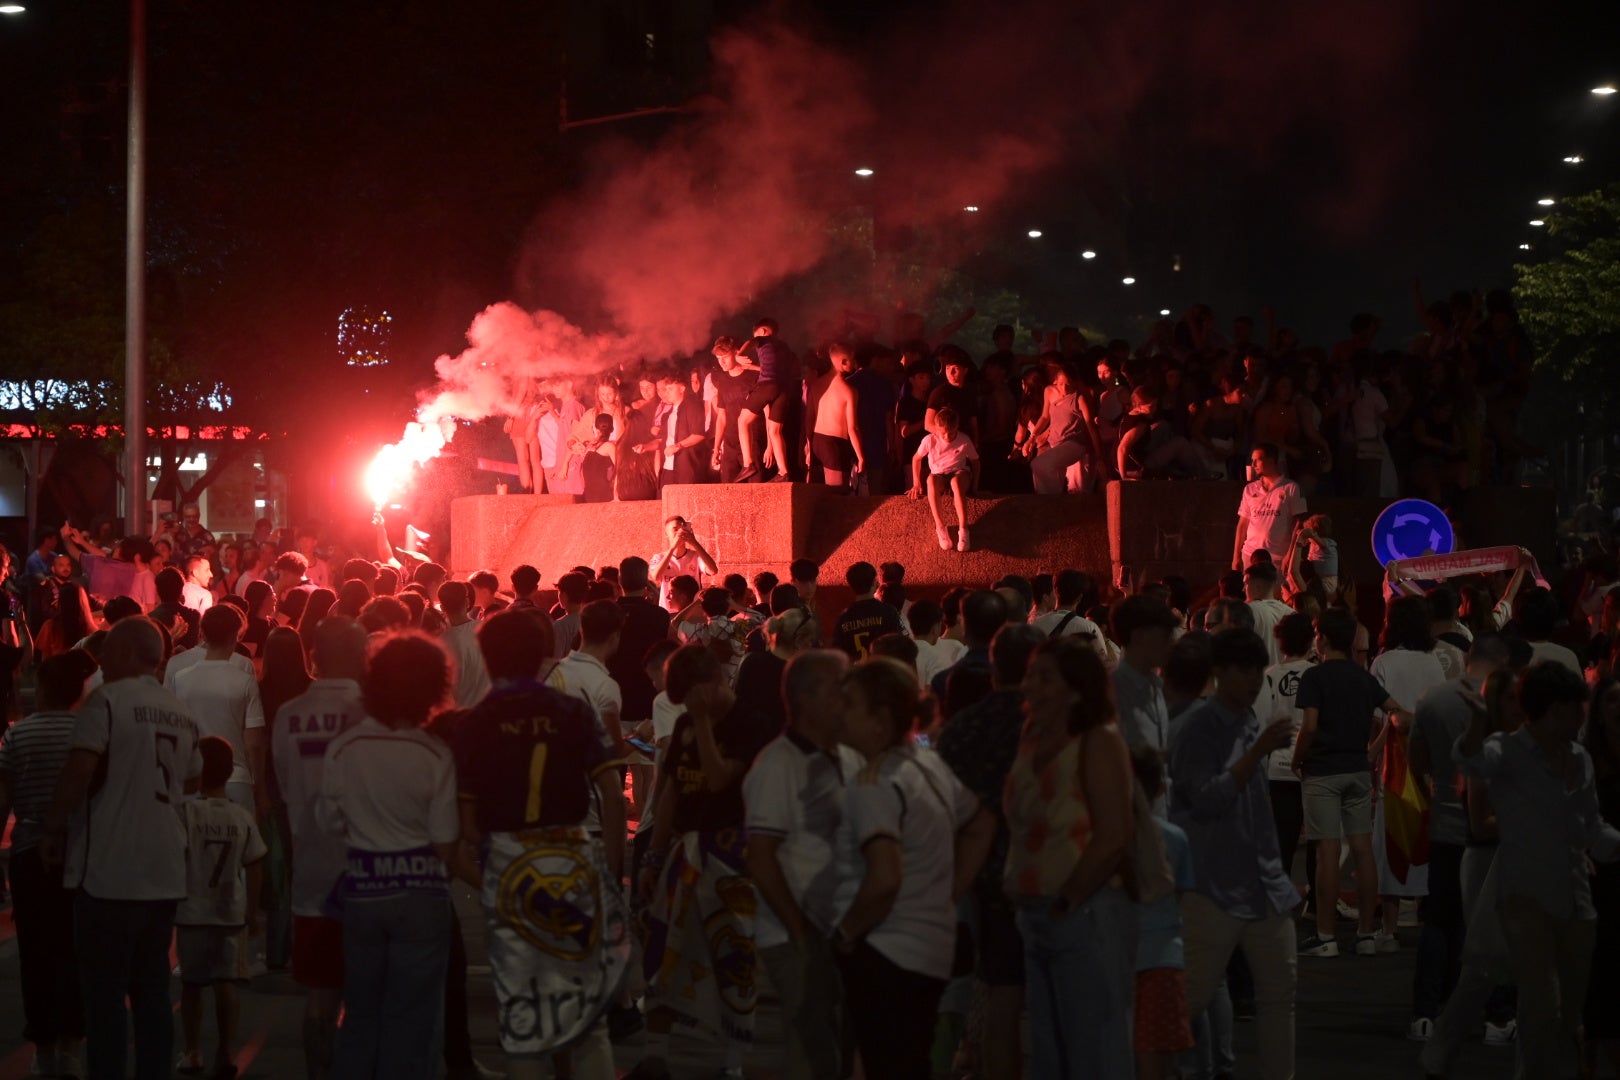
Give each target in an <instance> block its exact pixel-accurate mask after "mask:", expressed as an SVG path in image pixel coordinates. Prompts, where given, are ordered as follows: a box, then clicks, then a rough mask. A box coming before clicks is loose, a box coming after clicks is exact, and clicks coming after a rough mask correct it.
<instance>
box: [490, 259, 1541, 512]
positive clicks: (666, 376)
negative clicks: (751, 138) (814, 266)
mask: <svg viewBox="0 0 1620 1080" xmlns="http://www.w3.org/2000/svg"><path fill="white" fill-rule="evenodd" d="M1414 304H1415V307H1416V314H1417V317H1418V319H1419V323H1420V325H1421V326H1422V330H1421V332H1420V333H1418V334H1417V335H1416V336H1415V337H1414V338H1413V339H1412V340H1411V341H1409V342H1403V343H1396V344H1391V343H1386V342H1381V341H1380V335H1381V332H1382V324H1381V322H1380V320H1379V319H1378V318H1377V317H1376V316H1374V315H1371V314H1367V313H1362V314H1357V315H1356V316H1354V317H1353V318H1352V319H1351V320H1350V323H1349V327H1348V336H1347V337H1346V338H1345V339H1344V340H1342V341H1340V342H1338V343H1336V344H1334V345H1332V346H1331V347H1328V346H1326V345H1322V346H1316V345H1309V344H1306V343H1304V342H1301V341H1300V340H1299V338H1298V336H1297V335H1296V334H1295V333H1294V332H1293V331H1291V330H1289V329H1288V328H1287V327H1283V326H1279V325H1278V324H1277V321H1276V317H1275V314H1274V313H1273V312H1272V311H1271V310H1270V309H1267V310H1266V311H1265V313H1264V318H1265V326H1264V327H1260V326H1257V325H1256V323H1255V320H1254V319H1253V318H1252V317H1250V316H1247V315H1239V316H1237V317H1236V318H1235V319H1234V320H1233V321H1232V324H1231V327H1230V332H1229V333H1228V332H1226V331H1224V330H1223V329H1222V328H1221V327H1220V326H1219V325H1218V324H1217V320H1216V318H1215V315H1214V313H1213V312H1212V311H1211V310H1210V308H1209V307H1208V306H1207V305H1203V304H1197V305H1194V306H1193V307H1191V308H1190V309H1188V310H1187V312H1186V313H1185V314H1184V315H1182V316H1181V317H1180V318H1179V319H1170V318H1165V319H1161V320H1160V321H1158V322H1157V323H1155V324H1154V325H1153V326H1152V328H1151V331H1150V333H1149V335H1148V337H1147V339H1146V340H1145V341H1142V342H1140V343H1138V344H1134V345H1133V344H1132V343H1131V342H1130V341H1127V340H1124V339H1116V340H1111V341H1095V342H1093V341H1088V340H1087V338H1086V336H1085V335H1084V334H1083V333H1082V332H1081V331H1080V330H1079V329H1078V328H1076V327H1072V326H1071V327H1064V328H1063V329H1061V330H1059V331H1057V332H1056V333H1042V332H1040V331H1033V332H1031V334H1030V339H1029V341H1028V342H1020V341H1019V339H1018V335H1017V333H1016V332H1015V329H1014V328H1013V327H1012V326H1010V325H1002V326H997V327H996V328H995V330H994V332H993V341H994V351H993V352H991V353H990V354H989V355H986V356H983V357H979V358H977V360H975V358H974V357H972V356H970V355H969V354H968V353H967V352H966V351H965V350H964V349H963V348H961V347H960V346H959V345H956V344H954V343H952V341H951V338H952V337H953V336H955V334H956V333H957V332H958V331H959V330H960V329H961V328H962V327H963V326H964V325H965V324H966V323H967V322H968V321H969V319H971V318H972V317H973V315H974V312H972V311H971V310H970V311H968V312H966V313H964V315H963V316H962V317H960V318H958V319H956V320H954V321H953V322H952V323H950V324H949V325H948V326H946V327H944V328H943V329H941V330H940V331H939V332H937V333H933V334H930V333H929V331H928V329H927V327H926V326H925V325H924V323H923V321H922V319H921V318H920V317H918V316H917V315H915V314H912V313H906V312H902V313H901V314H900V315H899V316H898V317H897V319H896V321H895V325H894V327H893V332H892V333H891V334H890V335H888V336H889V338H890V340H889V341H888V342H886V343H885V342H880V341H879V340H878V337H879V334H880V333H881V326H880V321H879V320H878V319H876V318H874V317H872V316H868V315H861V314H853V313H846V314H845V316H844V317H843V320H842V323H841V324H835V323H833V322H830V321H828V322H822V323H821V324H819V325H818V326H817V327H816V329H815V332H814V334H813V338H814V344H813V345H811V346H810V347H808V348H805V349H803V350H802V351H795V350H794V349H793V348H791V347H790V346H789V345H788V343H787V342H786V341H784V339H783V336H782V333H781V330H780V328H779V326H778V324H777V322H776V321H775V320H774V319H771V318H761V319H759V320H757V322H756V324H755V325H754V327H753V332H752V334H751V335H750V336H748V337H731V336H721V337H720V338H718V339H717V340H716V341H715V342H714V344H713V346H712V348H709V349H706V350H701V351H699V352H697V353H695V354H694V355H693V356H691V357H690V358H688V359H686V360H684V361H676V362H666V363H660V364H656V365H643V366H639V367H636V368H626V369H623V370H621V371H618V372H615V373H612V374H606V375H601V376H592V377H589V378H577V379H574V378H559V379H544V380H542V379H531V380H529V381H528V382H527V384H526V385H525V387H524V389H523V391H522V394H521V397H522V404H521V406H520V407H519V409H518V410H517V412H516V414H515V415H513V416H511V417H509V418H508V419H507V421H506V431H507V433H508V434H509V435H510V437H511V440H512V445H513V448H514V451H515V453H516V455H517V460H518V473H519V475H518V483H519V485H520V486H521V487H523V488H525V489H528V490H532V491H546V492H549V493H552V494H563V495H572V496H574V497H576V498H578V499H582V500H585V501H592V502H595V501H607V500H610V499H646V498H653V497H655V496H656V494H657V492H658V490H659V489H660V488H661V487H662V485H663V484H665V483H681V484H691V483H704V482H710V481H718V482H722V483H735V482H750V481H755V482H757V481H765V480H809V481H811V482H814V483H824V484H827V485H829V486H832V487H835V488H840V489H846V490H854V491H857V492H861V493H865V494H873V495H884V494H900V493H902V492H905V491H907V490H908V489H909V490H911V491H912V492H913V493H917V494H920V493H922V492H925V491H926V492H927V493H929V494H930V496H931V497H933V494H934V491H933V487H932V486H929V487H927V488H924V486H923V482H922V475H923V474H922V465H923V464H924V463H926V464H927V467H928V470H929V475H940V474H941V473H942V470H944V471H943V478H944V479H942V482H941V483H942V485H943V486H947V487H950V488H954V489H956V490H957V491H960V490H961V489H962V488H963V487H967V488H968V489H969V490H972V489H973V488H975V487H982V489H983V490H985V491H989V492H994V493H1002V494H1005V493H1017V492H1030V491H1033V492H1038V493H1043V494H1058V493H1063V492H1066V491H1068V492H1073V491H1087V490H1093V489H1095V488H1096V486H1097V485H1098V484H1099V483H1101V482H1104V481H1107V480H1109V479H1140V478H1143V477H1164V478H1178V477H1179V478H1218V479H1237V478H1239V477H1241V476H1242V475H1243V472H1244V466H1245V465H1246V464H1247V461H1248V454H1249V452H1250V449H1251V448H1252V447H1253V446H1254V445H1255V444H1257V443H1262V442H1267V443H1272V444H1275V445H1276V446H1278V447H1279V448H1280V449H1281V451H1282V452H1283V454H1284V455H1285V456H1286V458H1287V463H1286V464H1287V468H1288V471H1289V473H1290V474H1291V475H1293V476H1294V477H1296V478H1297V479H1298V480H1299V481H1300V483H1301V485H1302V486H1303V487H1304V488H1305V490H1306V491H1307V492H1312V491H1316V490H1321V491H1323V492H1325V493H1336V494H1354V495H1367V496H1382V497H1392V496H1394V495H1396V494H1398V493H1406V494H1413V495H1419V496H1422V497H1424V498H1428V499H1430V500H1431V501H1434V502H1439V503H1444V502H1445V501H1447V500H1449V499H1451V498H1453V497H1455V496H1456V495H1457V494H1458V493H1459V492H1462V491H1465V490H1467V489H1468V488H1470V487H1473V486H1475V485H1477V484H1480V483H1489V482H1492V481H1495V480H1501V479H1511V478H1513V477H1514V476H1515V475H1516V469H1517V467H1518V465H1519V463H1520V462H1521V461H1522V460H1523V459H1525V458H1527V457H1529V458H1534V457H1537V456H1539V455H1540V453H1541V452H1540V451H1538V450H1537V449H1536V448H1534V447H1533V446H1531V445H1529V444H1528V443H1527V442H1526V441H1525V440H1524V439H1523V438H1522V437H1520V435H1519V433H1518V430H1517V425H1518V415H1519V411H1520V409H1521V407H1522V406H1523V403H1524V401H1525V398H1526V396H1527V394H1528V392H1529V383H1530V379H1529V373H1530V361H1531V356H1530V349H1529V346H1528V343H1527V341H1526V338H1525V336H1524V334H1523V332H1522V330H1521V329H1520V326H1519V321H1518V315H1517V313H1516V312H1515V311H1514V308H1513V301H1512V297H1511V295H1510V294H1509V293H1508V292H1507V291H1506V290H1495V291H1492V292H1491V293H1489V294H1488V295H1483V296H1482V295H1481V294H1479V293H1478V292H1473V293H1469V292H1459V293H1456V294H1454V295H1453V296H1451V297H1450V298H1449V299H1448V300H1443V301H1436V302H1434V303H1430V302H1428V301H1427V300H1426V299H1425V298H1424V296H1423V294H1422V290H1421V287H1420V286H1419V285H1418V284H1416V283H1414ZM929 436H933V438H934V440H936V442H941V443H944V444H950V445H955V446H957V448H958V449H957V450H956V452H955V453H954V454H952V455H949V456H948V457H946V458H945V459H943V460H942V459H941V457H940V455H939V450H940V448H939V447H938V446H925V441H926V440H927V439H928V438H929ZM970 458H971V460H973V461H975V462H977V464H975V465H974V466H973V469H972V471H971V474H969V470H968V468H967V465H966V462H967V460H969V459H970ZM914 463H915V464H914ZM958 476H960V479H958ZM945 479H948V481H949V482H948V484H946V483H945ZM930 484H931V485H932V482H930ZM944 494H946V495H949V494H952V492H951V491H945V492H944ZM936 503H937V500H936ZM937 516H938V515H937V512H936V518H937Z"/></svg>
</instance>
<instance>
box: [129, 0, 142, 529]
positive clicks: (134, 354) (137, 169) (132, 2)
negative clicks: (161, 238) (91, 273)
mask: <svg viewBox="0 0 1620 1080" xmlns="http://www.w3.org/2000/svg"><path fill="white" fill-rule="evenodd" d="M127 189H128V199H129V201H128V223H127V227H126V236H125V245H124V498H125V499H126V500H127V501H126V503H125V508H126V513H125V521H126V522H127V523H128V526H127V531H128V533H129V534H130V535H131V536H140V535H143V534H144V533H145V532H146V531H147V530H146V0H129V179H128V184H127Z"/></svg>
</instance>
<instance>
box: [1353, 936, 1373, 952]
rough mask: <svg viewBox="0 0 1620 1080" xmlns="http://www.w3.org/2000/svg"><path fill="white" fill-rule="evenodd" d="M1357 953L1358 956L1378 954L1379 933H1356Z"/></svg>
mask: <svg viewBox="0 0 1620 1080" xmlns="http://www.w3.org/2000/svg"><path fill="white" fill-rule="evenodd" d="M1356 955H1357V956H1377V955H1378V935H1377V934H1357V935H1356Z"/></svg>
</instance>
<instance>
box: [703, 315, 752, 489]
mask: <svg viewBox="0 0 1620 1080" xmlns="http://www.w3.org/2000/svg"><path fill="white" fill-rule="evenodd" d="M714 359H715V363H717V364H719V365H720V370H719V371H717V372H715V373H714V374H713V375H711V376H710V378H711V379H713V380H714V396H715V402H714V458H713V460H712V461H711V462H710V464H711V465H712V466H713V467H714V471H715V472H717V473H719V474H720V481H721V483H725V484H729V483H731V482H732V481H733V480H735V479H737V477H738V475H739V474H740V473H741V472H742V469H743V464H744V463H745V462H751V461H753V460H754V443H753V438H752V436H750V438H749V446H748V448H747V449H746V450H744V449H743V446H742V440H741V439H740V438H739V420H740V419H741V417H742V411H743V408H744V406H745V404H746V403H747V401H748V398H749V396H750V395H751V394H753V392H754V388H755V387H756V386H758V385H759V372H757V371H755V370H753V369H752V368H748V367H744V366H743V365H742V364H741V363H739V362H738V359H737V341H736V339H735V338H731V337H721V338H719V339H718V340H716V341H715V343H714Z"/></svg>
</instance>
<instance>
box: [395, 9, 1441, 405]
mask: <svg viewBox="0 0 1620 1080" xmlns="http://www.w3.org/2000/svg"><path fill="white" fill-rule="evenodd" d="M1417 19H1418V14H1417V13H1415V12H1414V11H1412V10H1411V9H1410V8H1408V7H1406V6H1403V5H1402V4H1401V3H1399V2H1398V0H1372V2H1370V3H1363V4H1354V5H1302V4H1298V3H1294V2H1290V0H1258V2H1255V3H1248V4H1233V5H1192V4H1186V3H1172V2H1170V0H1149V2H1141V0H1132V2H1130V3H1124V4H1117V3H1115V4H1100V3H1082V4H1070V3H1054V2H1048V3H1025V4H1017V3H1013V4H982V3H981V4H960V5H957V6H955V7H954V8H951V9H950V10H949V13H948V14H944V15H941V14H938V13H933V12H930V11H929V10H928V6H927V5H912V6H908V7H904V8H902V9H901V10H900V12H899V13H898V14H896V15H893V16H892V17H888V19H887V21H886V22H881V23H878V24H876V25H874V26H873V28H872V32H870V33H867V34H864V35H862V36H861V38H860V39H859V40H857V41H847V40H845V41H838V42H836V43H835V42H834V41H833V40H832V39H831V38H830V37H829V36H828V35H827V34H825V33H824V32H823V31H821V30H820V29H818V28H817V27H816V26H815V25H814V24H813V23H807V22H803V21H797V20H794V19H792V18H789V17H787V16H786V15H784V14H783V13H782V12H780V11H779V12H776V13H775V14H773V15H772V16H770V17H767V18H763V19H761V20H759V21H756V22H753V23H750V24H747V25H744V26H742V27H740V28H736V29H730V30H726V31H724V32H722V33H720V34H719V35H718V36H717V37H716V38H715V39H714V42H713V57H714V74H713V80H712V96H711V97H709V98H706V99H705V101H706V102H707V105H706V107H705V108H703V109H701V110H698V111H695V112H693V113H692V114H690V115H688V116H685V117H682V118H679V119H678V120H676V121H674V122H672V123H671V124H670V125H669V128H668V130H667V132H666V134H665V135H664V136H663V137H662V138H661V139H660V140H659V141H658V142H656V144H654V145H652V146H651V147H649V146H646V145H644V144H632V143H630V142H628V141H624V140H617V141H610V142H607V143H605V144H603V145H601V146H600V147H598V148H597V149H596V150H595V151H594V153H593V154H592V156H591V157H590V158H589V160H588V161H587V163H586V166H585V168H584V171H583V177H584V179H583V180H582V182H581V183H580V185H579V190H578V191H576V192H575V193H574V194H572V195H571V196H568V197H566V198H563V199H560V200H557V201H556V202H554V203H552V204H551V205H549V206H547V207H546V208H544V209H543V210H542V211H541V212H540V213H539V215H538V216H537V218H536V220H535V222H534V225H533V227H532V229H531V230H530V232H529V234H528V236H527V237H526V238H525V241H524V244H523V247H522V250H521V251H520V252H519V254H518V259H517V271H516V281H515V283H514V294H513V302H511V303H506V304H498V305H495V306H493V307H491V308H489V309H487V310H486V311H484V312H483V313H482V314H480V315H479V316H478V317H477V318H476V319H475V320H474V321H473V323H472V325H471V327H470V329H469V331H468V341H469V348H468V349H467V350H466V351H465V352H463V353H461V354H460V355H459V356H454V357H451V356H446V357H441V358H440V359H439V361H438V364H437V367H436V370H437V374H438V376H439V379H440V383H439V385H438V386H437V387H436V388H434V390H432V391H430V392H429V393H428V394H426V395H424V410H423V413H424V416H425V417H426V418H429V419H432V418H436V417H438V416H457V417H460V418H463V419H479V418H483V417H487V416H492V415H498V414H500V413H503V412H508V411H510V410H511V408H512V407H513V405H514V404H515V401H516V398H517V396H518V394H520V393H521V387H522V382H523V379H524V378H525V377H539V378H551V377H559V376H563V375H570V376H588V375H590V374H594V373H595V372H598V371H601V370H604V369H606V368H609V367H611V366H613V365H615V364H618V363H621V362H624V361H630V360H636V359H641V358H649V359H657V358H661V357H665V356H669V355H672V354H677V353H687V352H690V351H691V350H693V349H695V348H699V347H701V346H702V345H703V344H704V343H705V342H706V340H707V339H709V337H710V335H711V334H712V332H713V331H714V329H715V326H716V323H718V322H722V321H726V322H729V324H730V325H729V327H728V328H729V329H730V330H731V331H732V332H736V331H738V330H740V329H742V327H741V325H740V322H739V320H741V321H746V319H748V318H750V317H752V316H753V315H754V314H756V312H755V311H754V310H753V309H752V305H754V304H755V303H758V302H759V299H760V298H761V297H762V296H764V295H766V294H768V293H769V292H770V290H772V289H773V288H776V287H779V286H782V285H783V284H784V283H785V282H791V281H792V280H793V279H795V278H796V277H797V276H799V275H803V274H805V273H806V272H807V271H810V270H812V269H813V268H815V267H816V266H817V265H818V264H819V263H821V262H822V260H823V259H825V258H826V257H827V256H828V255H829V253H830V252H831V251H832V250H833V249H834V248H835V246H836V245H837V244H838V243H840V242H841V241H840V240H839V239H838V238H837V234H836V232H835V230H833V229H831V228H829V224H828V223H829V219H830V217H831V216H833V215H834V214H836V213H837V212H838V211H839V210H841V209H847V207H848V206H849V205H850V204H851V203H854V202H856V201H858V200H861V199H869V200H871V202H872V203H873V204H874V205H880V206H881V212H882V214H883V216H884V219H885V221H886V222H887V223H889V224H891V225H896V226H909V227H925V228H926V227H929V226H936V225H939V224H942V223H944V222H946V221H949V220H952V219H958V218H959V217H960V215H961V213H962V208H963V206H964V205H969V204H971V205H977V206H980V207H982V208H984V210H985V212H986V214H987V215H993V214H994V213H996V212H997V210H998V208H1001V207H1003V206H1005V205H1007V204H1010V203H1013V202H1015V201H1018V200H1038V201H1042V202H1043V203H1045V204H1048V205H1050V204H1053V203H1056V204H1059V205H1062V204H1064V203H1065V201H1066V200H1069V201H1072V202H1073V203H1074V204H1076V205H1080V206H1084V207H1088V208H1089V211H1088V212H1090V213H1092V214H1094V215H1096V216H1098V217H1100V218H1105V219H1106V218H1110V217H1111V216H1114V217H1124V216H1126V215H1128V214H1130V213H1131V212H1133V208H1139V207H1140V206H1142V205H1144V204H1151V203H1152V202H1153V201H1154V200H1156V199H1164V198H1167V197H1169V198H1172V199H1173V198H1174V197H1176V195H1177V193H1184V192H1188V191H1196V190H1197V189H1198V187H1199V185H1201V184H1206V183H1210V182H1211V181H1212V180H1213V179H1217V178H1212V177H1210V176H1207V175H1199V174H1198V173H1197V169H1199V168H1216V169H1219V170H1220V173H1221V175H1220V177H1219V178H1218V179H1219V181H1220V182H1223V183H1228V184H1229V183H1233V182H1237V183H1241V182H1242V179H1243V176H1244V174H1245V172H1246V171H1249V172H1259V171H1262V170H1265V169H1267V168H1274V167H1275V164H1276V159H1277V157H1278V156H1279V151H1280V149H1281V148H1283V147H1289V148H1291V152H1290V158H1292V157H1293V156H1295V155H1296V154H1297V152H1298V150H1299V148H1300V147H1301V146H1305V147H1307V148H1309V151H1310V152H1309V154H1308V155H1307V156H1309V157H1310V158H1311V160H1312V162H1313V166H1312V168H1311V169H1310V170H1308V173H1307V175H1306V176H1304V177H1302V180H1301V184H1300V189H1299V190H1298V191H1297V198H1298V201H1299V204H1300V206H1301V207H1302V208H1303V211H1304V213H1305V214H1306V215H1307V216H1308V217H1309V218H1311V219H1312V220H1314V221H1315V223H1316V224H1317V225H1319V226H1322V227H1325V228H1326V229H1328V230H1329V231H1330V232H1333V231H1336V232H1339V233H1342V234H1350V233H1354V232H1357V231H1360V230H1365V229H1367V228H1369V227H1371V226H1373V225H1375V224H1376V223H1377V221H1378V219H1379V215H1380V213H1381V211H1382V210H1383V208H1384V207H1385V205H1386V203H1387V201H1388V199H1389V197H1390V194H1391V191H1392V188H1393V184H1394V180H1395V178H1396V175H1397V169H1398V167H1399V166H1400V165H1401V164H1402V162H1403V152H1404V149H1405V148H1407V147H1409V146H1411V145H1413V144H1414V143H1415V141H1416V140H1415V138H1414V135H1413V133H1414V132H1415V131H1416V130H1419V127H1420V121H1419V119H1417V118H1414V117H1412V116H1410V115H1408V113H1407V112H1405V111H1404V109H1405V105H1404V102H1403V97H1402V94H1403V88H1404V87H1405V85H1406V80H1405V79H1404V78H1403V76H1402V73H1403V71H1404V70H1406V66H1407V65H1409V64H1412V63H1414V62H1415V59H1414V57H1413V55H1412V53H1413V52H1414V51H1415V46H1416V43H1417V39H1418V37H1419V34H1420V31H1421V26H1420V24H1418V23H1417V21H1416V20H1417ZM856 165H870V166H871V167H873V168H874V169H876V170H878V175H877V176H876V177H874V178H873V181H874V182H875V183H873V184H872V186H871V187H870V189H868V190H863V189H859V188H857V189H856V190H851V187H852V184H853V181H852V179H851V175H852V170H853V169H854V167H855V166H856ZM1167 193H1168V195H1167ZM922 287H923V288H926V284H924V285H923V286H922ZM847 299H849V300H851V301H854V302H857V303H859V302H861V300H862V299H863V298H861V297H858V296H857V297H849V298H847ZM923 299H926V298H923ZM531 309H532V310H533V311H534V312H535V313H534V314H530V313H529V312H530V310H531ZM582 327H583V328H585V329H582ZM789 330H790V331H794V330H798V331H799V332H800V333H802V328H795V327H792V326H790V327H789Z"/></svg>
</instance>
